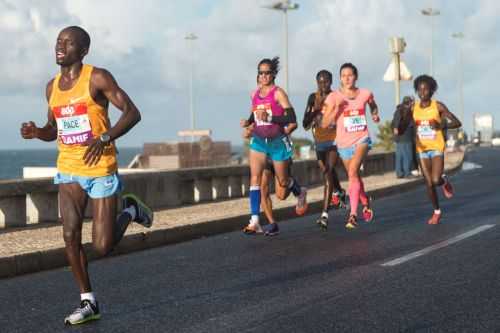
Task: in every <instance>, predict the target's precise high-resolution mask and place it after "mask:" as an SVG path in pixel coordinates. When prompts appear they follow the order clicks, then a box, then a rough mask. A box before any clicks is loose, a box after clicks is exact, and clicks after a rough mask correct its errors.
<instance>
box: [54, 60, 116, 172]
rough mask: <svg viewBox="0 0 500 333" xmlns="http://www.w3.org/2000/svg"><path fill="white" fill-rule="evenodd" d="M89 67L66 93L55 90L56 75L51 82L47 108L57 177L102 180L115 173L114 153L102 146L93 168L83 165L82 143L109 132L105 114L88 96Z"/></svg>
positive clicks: (57, 78)
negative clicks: (54, 125)
mask: <svg viewBox="0 0 500 333" xmlns="http://www.w3.org/2000/svg"><path fill="white" fill-rule="evenodd" d="M93 68H94V67H93V66H90V65H83V67H82V69H81V72H80V76H79V77H78V79H77V82H76V83H75V85H74V86H73V87H72V88H71V89H69V90H61V89H59V79H60V78H61V74H60V73H58V74H57V75H56V77H55V78H54V82H53V86H52V94H51V95H50V99H49V108H50V110H51V111H52V114H53V115H54V118H55V120H56V122H57V147H58V150H59V155H58V157H57V170H58V171H59V172H61V173H66V174H71V175H76V176H85V177H102V176H107V175H110V174H112V173H114V172H116V170H117V168H118V165H117V161H116V149H115V146H114V144H113V143H111V144H110V145H108V146H106V148H105V149H104V152H103V154H102V156H101V159H100V160H99V162H98V163H97V164H96V165H93V166H88V165H85V162H84V160H83V155H84V154H85V151H86V149H87V146H86V145H85V143H86V142H87V141H88V140H89V139H91V138H93V137H98V136H100V135H101V134H103V133H104V132H106V131H107V130H108V129H109V128H110V126H111V125H110V121H109V117H108V110H107V108H105V107H102V106H101V105H99V104H97V103H96V102H95V101H94V99H93V98H92V96H91V95H90V77H91V75H92V70H93Z"/></svg>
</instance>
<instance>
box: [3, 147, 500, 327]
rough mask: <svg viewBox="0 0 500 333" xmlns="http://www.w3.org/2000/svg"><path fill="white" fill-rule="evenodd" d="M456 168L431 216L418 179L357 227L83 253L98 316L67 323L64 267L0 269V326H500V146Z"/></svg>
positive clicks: (289, 227) (284, 228)
mask: <svg viewBox="0 0 500 333" xmlns="http://www.w3.org/2000/svg"><path fill="white" fill-rule="evenodd" d="M478 166H482V167H481V168H479V167H478ZM465 168H466V169H468V170H467V171H461V172H459V173H457V174H455V175H454V176H452V177H451V180H452V183H453V184H454V186H455V190H456V195H455V197H454V198H453V199H451V200H446V201H445V199H442V210H443V218H442V224H441V225H438V226H429V225H427V224H426V221H427V219H428V218H429V217H430V215H431V214H432V208H431V205H430V202H429V201H428V199H427V196H426V193H425V189H424V188H423V187H420V188H418V189H416V190H414V191H411V192H407V193H402V194H399V195H397V196H392V197H389V198H384V199H380V200H377V201H375V202H374V203H373V206H374V209H375V215H376V220H375V222H374V223H372V224H369V225H368V224H364V223H361V225H360V227H359V228H358V229H357V230H355V231H348V230H345V229H344V228H343V218H344V212H343V211H339V212H336V213H335V214H334V216H331V218H330V223H331V225H332V226H331V228H330V229H329V230H328V231H327V232H323V231H320V230H319V229H318V228H317V226H316V225H315V224H314V218H315V217H306V218H298V219H294V220H290V221H287V222H286V223H282V224H281V234H280V235H279V236H277V237H273V238H268V237H264V236H257V237H248V236H245V235H242V234H241V233H239V232H234V233H229V234H223V235H218V236H213V237H209V238H205V239H198V240H193V241H190V242H185V243H181V244H176V245H172V246H166V247H162V248H158V249H154V250H148V251H143V252H139V253H135V254H130V255H124V256H118V257H112V258H108V259H104V260H100V261H95V262H92V263H91V264H90V270H91V277H92V280H93V284H94V289H95V291H96V293H97V297H98V300H99V301H100V303H101V312H102V319H101V320H100V321H97V322H94V323H90V324H86V325H84V326H80V327H76V328H73V327H72V328H67V327H65V326H64V325H63V319H64V316H65V315H66V314H67V313H68V312H70V311H71V310H73V308H74V307H76V306H77V304H78V301H79V295H78V290H77V288H76V286H75V283H74V281H73V278H72V275H71V273H70V272H69V271H68V270H67V269H58V270H53V271H47V272H41V273H36V274H31V275H25V276H20V277H16V278H12V279H4V280H0V332H58V331H76V332H80V331H81V332H141V333H142V332H500V259H499V256H500V200H499V197H500V195H499V191H498V188H499V183H500V181H499V174H500V171H499V170H500V149H495V148H480V149H479V148H476V149H473V150H472V151H470V152H469V153H468V154H467V157H466V163H465ZM440 197H441V198H443V197H442V195H441V194H440ZM468 232H470V233H475V234H473V235H470V237H467V238H466V236H468V235H469V234H466V233H468ZM457 236H458V238H456V237H457ZM462 238H464V239H462ZM27 241H29V240H27ZM450 243H451V244H450ZM432 246H434V247H432ZM409 254H413V257H406V256H407V255H409ZM418 255H420V256H418ZM398 259H400V262H399V263H398V262H396V264H395V265H392V266H389V265H390V264H391V263H394V261H393V260H398ZM406 259H408V260H407V261H405V260H406Z"/></svg>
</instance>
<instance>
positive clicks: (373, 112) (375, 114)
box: [368, 96, 380, 123]
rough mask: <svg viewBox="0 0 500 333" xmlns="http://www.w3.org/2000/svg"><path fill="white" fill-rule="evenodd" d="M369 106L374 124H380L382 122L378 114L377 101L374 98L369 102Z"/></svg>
mask: <svg viewBox="0 0 500 333" xmlns="http://www.w3.org/2000/svg"><path fill="white" fill-rule="evenodd" d="M368 105H369V106H370V113H371V115H372V119H373V121H374V122H376V123H378V122H379V121H380V116H379V114H378V105H377V103H376V102H375V99H374V98H373V96H372V98H371V99H370V100H369V101H368Z"/></svg>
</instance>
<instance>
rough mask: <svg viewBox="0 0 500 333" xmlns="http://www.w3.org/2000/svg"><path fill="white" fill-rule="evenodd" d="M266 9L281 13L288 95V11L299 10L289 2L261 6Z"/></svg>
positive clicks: (296, 4) (285, 81)
mask: <svg viewBox="0 0 500 333" xmlns="http://www.w3.org/2000/svg"><path fill="white" fill-rule="evenodd" d="M263 7H264V8H267V9H273V10H280V11H282V12H283V32H284V39H285V40H284V46H285V50H284V52H285V56H284V57H283V58H284V63H285V64H284V66H283V67H284V72H285V80H284V83H285V87H284V88H285V91H286V93H287V94H288V93H289V92H288V11H289V10H294V9H298V8H299V4H298V3H291V2H290V1H289V0H281V1H277V2H275V3H273V4H271V5H269V6H263Z"/></svg>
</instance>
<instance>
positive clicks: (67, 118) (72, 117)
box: [52, 103, 92, 145]
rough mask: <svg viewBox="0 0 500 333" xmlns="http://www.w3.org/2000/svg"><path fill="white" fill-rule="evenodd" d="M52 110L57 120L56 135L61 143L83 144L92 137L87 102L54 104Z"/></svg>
mask: <svg viewBox="0 0 500 333" xmlns="http://www.w3.org/2000/svg"><path fill="white" fill-rule="evenodd" d="M52 112H53V114H54V117H55V118H56V122H57V134H58V137H59V138H60V140H61V142H62V143H63V144H65V145H73V144H83V143H86V142H87V141H88V140H89V139H90V138H92V128H91V126H90V120H89V115H88V112H87V104H85V103H79V104H71V105H64V106H56V107H54V108H53V109H52Z"/></svg>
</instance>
